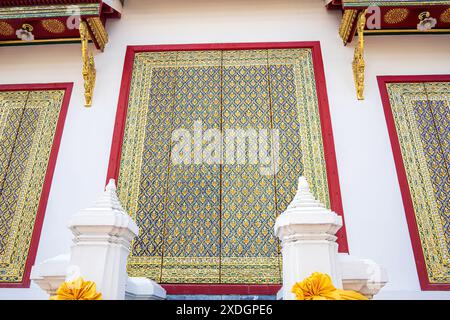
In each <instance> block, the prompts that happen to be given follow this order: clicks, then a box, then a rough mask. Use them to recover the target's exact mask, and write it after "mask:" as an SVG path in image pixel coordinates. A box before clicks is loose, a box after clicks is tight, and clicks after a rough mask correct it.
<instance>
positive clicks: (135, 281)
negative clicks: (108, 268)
mask: <svg viewBox="0 0 450 320" xmlns="http://www.w3.org/2000/svg"><path fill="white" fill-rule="evenodd" d="M164 299H166V290H164V288H163V287H161V286H160V285H159V284H157V283H156V282H155V281H153V280H150V279H147V278H128V281H127V286H126V291H125V300H164Z"/></svg>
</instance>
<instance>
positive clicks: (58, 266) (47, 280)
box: [30, 254, 70, 295]
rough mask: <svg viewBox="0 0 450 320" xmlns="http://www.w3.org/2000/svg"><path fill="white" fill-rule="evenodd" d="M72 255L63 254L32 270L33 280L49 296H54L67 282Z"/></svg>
mask: <svg viewBox="0 0 450 320" xmlns="http://www.w3.org/2000/svg"><path fill="white" fill-rule="evenodd" d="M69 261H70V254H62V255H59V256H56V257H54V258H50V259H47V260H44V261H43V262H42V263H40V264H37V265H34V266H33V268H32V269H31V276H30V278H31V280H32V281H34V282H35V283H36V284H37V285H38V286H39V287H40V288H41V289H42V290H44V291H45V292H47V294H49V295H54V294H55V293H56V290H57V289H58V288H59V286H60V285H61V283H63V282H64V281H65V278H66V274H67V269H68V267H69Z"/></svg>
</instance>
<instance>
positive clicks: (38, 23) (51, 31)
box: [0, 0, 121, 107]
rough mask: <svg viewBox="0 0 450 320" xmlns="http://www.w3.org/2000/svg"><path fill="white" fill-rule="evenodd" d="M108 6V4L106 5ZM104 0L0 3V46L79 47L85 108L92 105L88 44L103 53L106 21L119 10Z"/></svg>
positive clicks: (91, 57) (92, 72)
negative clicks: (91, 44) (77, 44)
mask: <svg viewBox="0 0 450 320" xmlns="http://www.w3.org/2000/svg"><path fill="white" fill-rule="evenodd" d="M108 3H110V2H108ZM108 3H106V2H105V1H103V0H29V1H28V0H0V46H1V45H8V46H27V45H34V44H59V43H74V42H75V43H76V42H78V43H80V44H81V53H82V63H83V67H82V74H83V80H84V91H85V103H84V104H85V106H87V107H89V106H91V105H92V97H93V93H94V87H95V79H96V70H95V62H94V54H93V52H92V51H91V50H90V49H89V43H90V42H91V43H93V44H94V45H95V47H96V48H97V49H98V50H100V51H102V52H103V51H104V50H105V47H106V45H107V43H108V38H109V37H108V33H107V31H106V28H105V24H106V21H107V20H108V19H109V18H119V17H120V15H121V13H120V10H121V8H120V3H119V7H118V6H117V5H115V8H113V7H112V6H110V5H109V4H108Z"/></svg>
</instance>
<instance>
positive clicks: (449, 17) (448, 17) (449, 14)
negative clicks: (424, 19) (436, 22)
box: [439, 8, 450, 23]
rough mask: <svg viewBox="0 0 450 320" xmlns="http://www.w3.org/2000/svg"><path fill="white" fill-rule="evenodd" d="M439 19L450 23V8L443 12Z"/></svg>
mask: <svg viewBox="0 0 450 320" xmlns="http://www.w3.org/2000/svg"><path fill="white" fill-rule="evenodd" d="M439 19H440V20H441V21H442V22H444V23H450V8H449V9H447V10H445V11H444V12H442V14H441V17H440V18H439Z"/></svg>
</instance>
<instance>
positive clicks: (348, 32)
mask: <svg viewBox="0 0 450 320" xmlns="http://www.w3.org/2000/svg"><path fill="white" fill-rule="evenodd" d="M357 16H358V10H352V9H351V10H345V11H344V15H343V16H342V20H341V25H340V27H339V35H340V36H341V39H342V41H343V42H344V44H347V43H348V41H349V40H350V38H351V36H352V27H353V22H354V21H355V19H356V18H357Z"/></svg>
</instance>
